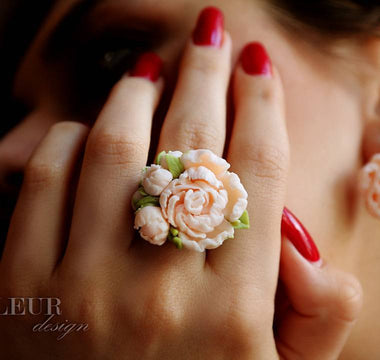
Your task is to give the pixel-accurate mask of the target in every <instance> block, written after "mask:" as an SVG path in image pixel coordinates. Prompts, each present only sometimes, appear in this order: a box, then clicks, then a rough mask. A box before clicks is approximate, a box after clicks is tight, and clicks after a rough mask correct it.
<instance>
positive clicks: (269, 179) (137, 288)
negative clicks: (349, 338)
mask: <svg viewBox="0 0 380 360" xmlns="http://www.w3.org/2000/svg"><path fill="white" fill-rule="evenodd" d="M221 21H222V20H221V14H220V13H219V12H218V11H216V10H215V9H211V10H210V9H209V10H207V11H205V12H204V13H203V14H202V16H201V18H200V20H199V22H198V26H197V28H196V30H195V32H194V34H193V39H192V40H191V41H189V43H188V45H187V47H186V49H185V53H184V56H183V60H182V65H181V68H180V73H179V78H178V83H177V87H176V90H175V93H174V96H173V99H172V102H171V106H170V109H169V111H168V114H167V117H166V119H165V122H164V126H163V129H162V132H161V135H160V141H159V149H157V152H159V151H161V150H183V151H185V150H188V149H197V148H207V149H210V150H212V151H214V152H215V153H216V154H218V155H220V156H221V155H222V153H223V149H224V146H225V135H226V97H227V96H226V95H227V89H228V85H229V80H230V72H231V69H230V61H231V60H230V56H231V46H232V44H231V39H230V37H229V35H228V33H226V32H224V31H223V28H222V25H221V24H222V22H221ZM159 66H160V64H159V62H158V60H157V58H156V57H154V56H152V55H150V56H145V57H144V58H143V59H142V60H140V62H139V64H138V66H137V68H136V69H135V70H134V71H133V72H132V75H133V76H125V77H123V78H122V79H121V80H120V81H119V83H118V84H117V85H116V86H115V88H114V89H113V91H112V93H111V95H110V97H109V99H108V101H107V103H106V105H105V107H104V109H103V111H102V112H101V114H100V116H99V118H98V119H97V121H96V123H95V125H94V127H93V128H92V129H91V130H89V129H88V128H86V127H85V126H84V125H81V124H79V123H74V122H61V123H58V124H56V125H54V126H53V127H52V128H51V130H50V131H49V133H48V135H47V136H46V137H45V139H44V140H43V141H42V143H41V144H40V145H39V147H38V148H37V150H36V151H35V152H34V154H33V156H32V158H31V159H30V161H29V163H28V166H27V168H26V171H25V179H24V183H23V187H22V191H21V194H20V197H19V200H18V203H17V207H16V210H15V212H14V216H13V219H12V223H11V226H10V230H9V234H8V238H7V243H6V247H5V250H4V253H3V256H2V259H1V263H0V270H1V274H2V278H3V281H2V283H1V285H0V296H1V297H2V298H9V297H29V298H30V297H33V298H46V297H54V298H59V299H60V301H61V305H60V309H61V310H62V314H61V315H60V316H58V315H59V314H58V315H57V316H56V317H54V319H53V320H52V322H53V323H64V322H65V320H68V321H69V322H71V323H82V324H88V329H87V331H82V330H83V328H82V329H81V330H80V331H75V332H74V331H73V332H71V333H69V334H67V335H66V336H64V337H63V338H62V339H61V341H56V338H57V337H59V336H61V335H62V331H63V330H62V329H63V327H62V329H61V330H62V331H61V332H59V331H58V327H57V330H56V331H55V332H53V331H52V329H53V327H50V328H49V329H50V331H43V330H41V331H38V329H40V328H38V327H37V328H36V327H35V325H36V324H39V323H42V322H44V321H45V320H46V316H43V315H40V316H35V315H34V316H33V315H25V316H1V319H0V321H1V329H0V331H1V337H0V339H1V340H0V342H1V348H2V352H3V354H4V353H5V354H7V355H9V356H10V354H12V356H13V358H15V359H24V358H25V357H27V356H30V354H33V355H35V356H37V355H38V357H39V358H46V359H51V358H55V359H74V358H78V359H89V358H91V359H165V360H166V359H178V358H179V359H206V358H207V359H275V358H278V357H279V356H282V357H283V358H286V359H301V358H302V359H322V358H328V359H330V358H331V359H332V358H334V357H336V356H337V354H338V352H339V350H340V349H341V347H342V345H343V342H344V339H345V337H346V335H347V332H348V331H347V329H349V327H350V326H351V324H352V320H353V319H354V318H355V317H356V312H355V311H356V308H357V307H358V306H357V305H355V304H356V303H357V302H352V301H351V300H352V299H354V297H352V298H351V297H349V296H348V295H350V294H351V292H349V291H346V289H349V287H344V286H342V287H341V286H340V284H341V281H342V279H343V280H345V276H346V275H344V276H342V277H338V276H335V275H334V276H333V277H332V278H331V279H333V281H336V283H337V284H338V287H337V288H338V289H343V292H342V293H341V292H340V291H338V293H336V292H335V289H334V288H333V287H331V279H330V278H329V277H328V276H327V275H326V273H327V270H324V268H323V267H322V268H317V267H313V266H314V265H311V264H309V263H308V262H307V261H306V260H305V259H303V258H302V257H301V255H299V254H298V253H297V252H296V251H295V250H294V248H292V247H291V245H290V244H288V243H284V245H283V246H284V247H283V253H282V254H283V255H282V259H283V262H282V273H281V277H282V280H283V281H284V283H285V285H286V288H287V295H288V298H289V300H290V302H291V305H292V307H291V308H290V309H291V310H292V311H293V312H290V313H288V314H290V315H289V316H286V317H284V318H282V319H281V320H280V321H279V327H278V329H279V332H278V335H279V338H278V339H279V340H278V342H277V343H276V341H277V338H276V337H275V335H274V333H273V318H274V313H275V306H274V299H275V293H276V287H277V281H278V271H279V263H280V251H281V235H280V233H281V232H280V229H281V217H282V212H283V208H284V202H285V195H286V186H287V173H288V165H289V146H288V138H287V133H286V124H285V120H284V119H285V117H284V109H283V93H282V87H281V81H280V78H279V75H278V73H277V71H276V70H275V69H274V70H272V67H271V64H270V60H269V59H268V58H267V57H266V54H265V51H264V50H263V48H262V47H261V46H260V45H258V44H251V45H250V46H248V47H246V48H245V50H244V52H243V54H242V57H241V61H240V62H239V63H238V64H237V66H236V69H235V71H234V82H233V91H234V99H235V116H234V125H233V133H232V136H231V141H230V143H229V148H228V155H227V160H228V162H230V163H231V165H232V169H233V171H234V172H236V173H237V174H239V176H240V177H241V179H242V183H243V184H244V185H245V187H246V189H247V191H248V193H249V205H248V210H249V213H250V217H251V227H250V229H249V230H246V231H240V232H237V233H236V237H235V239H230V240H227V241H226V242H225V243H224V244H223V246H221V247H220V248H218V249H215V250H211V251H208V252H207V253H206V252H205V253H196V252H191V251H188V250H182V251H179V250H177V249H176V248H175V247H174V246H173V244H170V243H165V244H164V245H163V246H161V247H158V246H152V245H150V244H148V243H147V242H145V241H143V240H141V239H139V238H136V237H135V233H134V232H133V214H132V212H131V209H130V203H131V197H132V194H133V193H134V191H135V190H136V188H137V186H138V183H139V179H140V174H141V169H142V168H143V167H144V166H145V165H146V162H147V157H148V151H149V145H150V137H151V133H150V132H151V123H152V118H153V114H154V112H155V108H156V106H157V104H158V102H159V98H160V94H161V92H162V89H163V85H164V84H163V80H162V79H158V80H157V79H156V77H157V71H158V68H159ZM83 152H84V155H83V156H82V153H83ZM81 160H82V162H81ZM80 162H81V166H80V167H79V166H78V163H80ZM332 274H335V272H334V271H333V270H332ZM293 281H294V283H293ZM343 283H345V282H344V281H343ZM300 286H304V289H305V291H304V292H302V287H300ZM319 289H320V290H319ZM350 289H352V287H351V288H350ZM326 294H327V295H326ZM331 294H332V295H331ZM341 294H343V295H342V296H340V295H341ZM330 295H331V296H330ZM335 295H336V296H335ZM346 295H347V296H346ZM359 297H360V296H359ZM346 303H349V304H354V306H353V307H354V310H355V311H351V310H352V309H351V308H348V307H343V310H342V311H343V312H340V311H341V306H340V305H342V304H343V305H344V304H346ZM316 305H317V307H316ZM319 305H320V307H318V306H319ZM21 307H22V306H21V305H20V302H19V306H18V307H17V309H16V310H18V311H21V310H20V309H21ZM325 309H326V310H327V311H325ZM346 309H348V312H346ZM29 310H30V309H29ZM314 310H318V311H314ZM334 311H336V313H335V312H334ZM28 312H30V311H28V309H27V311H26V313H28ZM347 314H349V315H347ZM303 315H305V316H306V317H305V318H303V317H302V316H303ZM313 316H314V317H313ZM5 325H6V326H5ZM324 325H326V326H327V327H328V329H327V330H326V329H325V328H324V327H323V326H324ZM332 325H334V326H332ZM335 325H336V326H335ZM331 326H332V327H331ZM33 329H34V330H36V329H37V330H36V331H33ZM45 329H46V328H45ZM329 331H330V332H329ZM300 334H301V335H300ZM326 334H330V336H329V337H326V336H325V335H326ZM314 335H316V338H315V339H316V340H315V343H314V342H313V343H312V342H311V341H310V337H311V336H314ZM276 336H277V334H276ZM327 340H329V341H327ZM326 341H327V343H326ZM277 347H278V351H277ZM309 349H313V352H310V354H312V355H311V356H308V353H307V351H308V350H309ZM320 349H322V352H318V351H319V350H320ZM305 351H306V352H305ZM279 353H280V355H279ZM321 354H323V356H324V357H321V356H320V355H321ZM331 354H332V355H331Z"/></svg>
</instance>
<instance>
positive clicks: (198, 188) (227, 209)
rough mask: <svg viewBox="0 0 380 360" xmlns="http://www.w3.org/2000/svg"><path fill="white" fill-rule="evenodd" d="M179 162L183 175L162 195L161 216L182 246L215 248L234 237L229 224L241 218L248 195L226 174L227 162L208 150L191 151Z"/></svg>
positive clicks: (236, 178)
mask: <svg viewBox="0 0 380 360" xmlns="http://www.w3.org/2000/svg"><path fill="white" fill-rule="evenodd" d="M180 159H181V162H182V164H183V165H184V168H185V171H184V172H183V173H182V174H181V175H180V177H179V178H178V179H175V180H173V181H172V182H171V183H170V184H169V185H168V186H167V187H166V188H165V189H164V190H163V192H162V193H161V196H160V206H161V210H162V214H163V216H164V218H165V219H166V220H167V221H168V222H169V223H170V225H171V226H172V227H174V228H176V229H177V230H178V232H179V234H178V237H179V238H180V239H181V241H182V244H183V246H185V247H187V248H191V249H194V250H197V251H204V250H205V249H213V248H216V247H218V246H220V245H221V244H222V243H223V241H224V240H226V239H227V238H232V237H233V236H234V227H233V226H232V224H231V222H235V221H237V220H238V219H239V218H240V217H241V216H242V215H243V213H244V211H245V210H246V207H247V198H248V194H247V192H246V191H245V189H244V187H243V186H242V185H241V183H240V179H239V177H238V176H237V175H236V174H234V173H231V172H228V171H227V170H228V169H229V167H230V165H229V164H228V163H227V161H225V160H224V159H222V158H220V157H218V156H216V155H215V154H214V153H212V152H211V151H210V150H191V151H188V152H187V153H185V154H183V155H182V156H181V158H180Z"/></svg>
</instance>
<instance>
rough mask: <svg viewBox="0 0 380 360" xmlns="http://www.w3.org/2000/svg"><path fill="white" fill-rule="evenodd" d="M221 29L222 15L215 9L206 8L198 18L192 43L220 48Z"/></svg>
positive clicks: (222, 25)
mask: <svg viewBox="0 0 380 360" xmlns="http://www.w3.org/2000/svg"><path fill="white" fill-rule="evenodd" d="M223 29H224V18H223V13H222V12H221V11H220V10H219V9H218V8H216V7H207V8H205V9H204V10H203V11H202V12H201V13H200V15H199V17H198V21H197V25H196V27H195V30H194V33H193V42H194V44H195V45H200V46H215V47H220V46H221V45H222V41H223Z"/></svg>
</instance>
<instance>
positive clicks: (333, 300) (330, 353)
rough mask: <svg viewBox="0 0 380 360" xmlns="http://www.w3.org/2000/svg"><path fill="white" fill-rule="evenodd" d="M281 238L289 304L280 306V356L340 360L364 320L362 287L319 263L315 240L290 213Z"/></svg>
mask: <svg viewBox="0 0 380 360" xmlns="http://www.w3.org/2000/svg"><path fill="white" fill-rule="evenodd" d="M282 235H283V241H282V247H281V260H280V282H281V286H282V291H283V294H282V295H283V299H282V300H286V302H285V301H281V304H280V309H281V310H280V312H281V313H280V314H277V315H278V317H277V316H276V321H275V332H276V343H277V349H278V352H279V354H280V356H281V357H282V359H286V360H290V359H308V360H313V359H319V360H320V359H337V358H338V356H339V354H340V353H341V351H342V349H343V346H344V344H345V343H346V340H347V338H348V336H349V334H350V332H351V330H352V327H353V326H354V324H355V321H356V319H357V318H358V316H359V312H360V309H361V306H362V289H361V286H360V283H359V282H358V280H356V278H355V277H354V276H353V275H351V274H348V273H345V272H343V271H340V270H337V269H335V268H334V267H332V266H331V265H328V264H326V263H325V262H323V261H322V260H321V259H319V253H318V250H317V248H316V246H315V244H314V242H313V240H312V239H311V237H310V235H309V234H308V232H307V231H306V229H305V228H304V227H303V226H302V224H301V223H300V222H299V220H298V219H297V218H296V217H295V216H294V215H293V214H292V213H291V212H290V211H289V210H288V209H284V212H283V219H282ZM281 306H282V307H281ZM276 310H277V309H276Z"/></svg>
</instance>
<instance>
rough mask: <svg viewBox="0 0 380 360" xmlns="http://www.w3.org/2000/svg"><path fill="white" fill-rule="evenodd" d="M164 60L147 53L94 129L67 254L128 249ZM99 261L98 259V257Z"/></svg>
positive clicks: (75, 255) (88, 254)
mask: <svg viewBox="0 0 380 360" xmlns="http://www.w3.org/2000/svg"><path fill="white" fill-rule="evenodd" d="M160 69H161V60H160V59H159V57H158V56H157V55H155V54H150V53H149V54H144V55H142V57H141V58H140V59H139V61H138V62H137V64H136V67H135V69H134V70H133V72H132V76H124V77H123V78H122V79H121V80H120V81H119V83H118V84H117V85H116V86H115V87H114V89H113V90H112V93H111V95H110V97H109V99H108V101H107V103H106V104H105V106H104V108H103V110H102V112H101V113H100V115H99V117H98V119H97V121H96V123H95V125H94V127H93V129H92V131H91V132H90V135H89V138H88V141H87V146H86V150H85V155H84V160H83V166H82V171H81V175H80V180H79V185H78V192H77V197H76V203H75V208H74V215H73V224H72V232H71V235H70V241H69V246H68V249H67V257H68V258H70V257H71V256H72V259H73V260H74V261H76V260H79V261H82V262H83V259H84V258H85V257H87V258H88V259H90V258H92V256H95V257H96V259H97V260H99V257H107V258H110V255H112V254H113V255H116V254H117V255H118V256H120V254H124V253H125V251H126V250H127V249H128V246H129V244H130V242H131V237H132V236H131V229H133V217H132V214H131V197H132V194H133V193H134V191H135V190H136V189H137V187H138V183H139V181H140V177H141V170H142V168H143V167H144V166H145V165H146V162H147V157H148V150H149V144H150V131H151V123H152V117H153V114H154V111H155V108H156V106H157V104H158V100H159V96H160V93H161V89H162V81H161V79H160V80H159V79H158V77H159V72H160ZM97 260H95V261H97Z"/></svg>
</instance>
